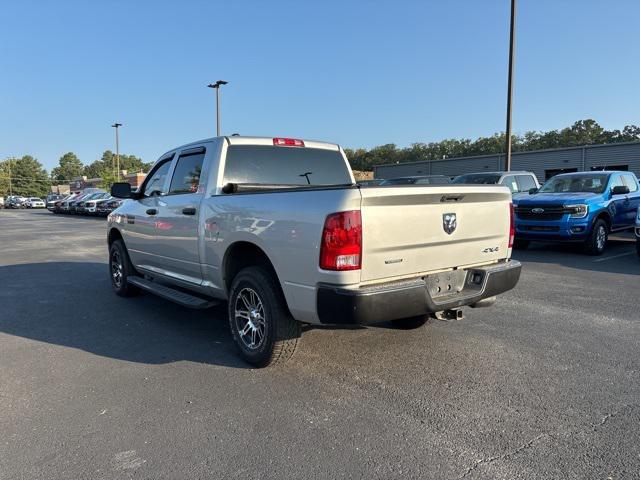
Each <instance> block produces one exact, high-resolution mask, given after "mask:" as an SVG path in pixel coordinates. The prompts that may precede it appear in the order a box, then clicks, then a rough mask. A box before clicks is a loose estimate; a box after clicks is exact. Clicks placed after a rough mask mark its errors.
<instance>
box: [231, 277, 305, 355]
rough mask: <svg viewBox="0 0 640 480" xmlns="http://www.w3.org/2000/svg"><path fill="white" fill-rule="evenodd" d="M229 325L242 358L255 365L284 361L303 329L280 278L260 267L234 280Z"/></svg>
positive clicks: (293, 348) (291, 352)
mask: <svg viewBox="0 0 640 480" xmlns="http://www.w3.org/2000/svg"><path fill="white" fill-rule="evenodd" d="M229 326H230V327H231V334H232V335H233V340H234V341H235V343H236V345H237V346H238V348H239V349H240V354H241V355H242V358H243V359H244V360H245V361H247V362H248V363H250V364H251V365H254V366H256V367H266V366H268V365H276V364H282V363H285V362H286V361H287V360H288V359H289V358H291V356H292V355H293V353H294V351H295V349H296V346H297V344H298V339H299V338H300V334H301V329H302V327H301V324H300V322H298V321H296V320H295V319H294V318H293V317H292V316H291V313H289V309H288V308H287V305H286V302H285V299H284V295H283V294H282V291H281V290H280V286H279V285H278V283H277V280H276V279H275V278H274V276H273V275H272V274H270V273H269V272H268V271H266V270H265V269H263V268H261V267H248V268H245V269H243V270H241V271H240V273H238V275H236V277H235V278H234V279H233V283H232V284H231V290H230V294H229Z"/></svg>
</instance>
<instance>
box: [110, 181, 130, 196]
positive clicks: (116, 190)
mask: <svg viewBox="0 0 640 480" xmlns="http://www.w3.org/2000/svg"><path fill="white" fill-rule="evenodd" d="M111 196H112V197H116V198H131V185H130V184H128V183H126V182H119V183H114V184H113V185H111Z"/></svg>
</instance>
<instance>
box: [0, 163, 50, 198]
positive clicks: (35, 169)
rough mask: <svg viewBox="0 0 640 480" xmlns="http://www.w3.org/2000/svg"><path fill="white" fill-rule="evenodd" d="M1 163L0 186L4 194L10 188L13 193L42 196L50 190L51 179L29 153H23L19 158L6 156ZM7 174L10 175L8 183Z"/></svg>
mask: <svg viewBox="0 0 640 480" xmlns="http://www.w3.org/2000/svg"><path fill="white" fill-rule="evenodd" d="M1 165H2V168H1V169H0V177H1V179H2V183H0V186H1V187H2V190H3V192H2V193H3V194H4V195H7V194H8V193H9V190H11V192H12V193H13V194H14V195H23V196H25V197H42V196H44V195H46V194H47V193H48V192H49V191H50V185H51V181H50V180H49V176H48V175H47V171H46V170H45V169H44V168H43V167H42V164H41V163H40V162H39V161H38V160H36V159H35V158H33V157H32V156H31V155H24V156H23V157H21V158H8V159H6V160H5V161H4V162H2V164H1ZM9 175H11V182H10V183H9ZM9 185H11V187H9Z"/></svg>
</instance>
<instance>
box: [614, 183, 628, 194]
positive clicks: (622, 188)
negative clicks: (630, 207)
mask: <svg viewBox="0 0 640 480" xmlns="http://www.w3.org/2000/svg"><path fill="white" fill-rule="evenodd" d="M611 194H612V195H628V194H629V187H627V186H626V185H616V186H615V187H613V188H612V189H611Z"/></svg>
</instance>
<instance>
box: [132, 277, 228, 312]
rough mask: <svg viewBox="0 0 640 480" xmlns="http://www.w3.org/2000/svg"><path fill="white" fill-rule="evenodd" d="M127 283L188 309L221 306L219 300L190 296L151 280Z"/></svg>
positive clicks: (137, 279) (133, 279)
mask: <svg viewBox="0 0 640 480" xmlns="http://www.w3.org/2000/svg"><path fill="white" fill-rule="evenodd" d="M127 282H129V283H130V284H131V285H135V286H136V287H138V288H140V289H142V290H144V291H146V292H149V293H153V294H154V295H157V296H159V297H161V298H164V299H166V300H171V301H172V302H175V303H177V304H178V305H182V306H183V307H187V308H197V309H202V308H209V307H213V306H215V305H219V304H220V302H219V301H218V300H206V299H204V298H200V297H196V296H194V295H189V294H188V293H185V292H182V291H180V290H175V289H173V288H170V287H167V286H165V285H161V284H159V283H156V282H152V281H151V280H147V279H145V278H142V277H128V278H127Z"/></svg>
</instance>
